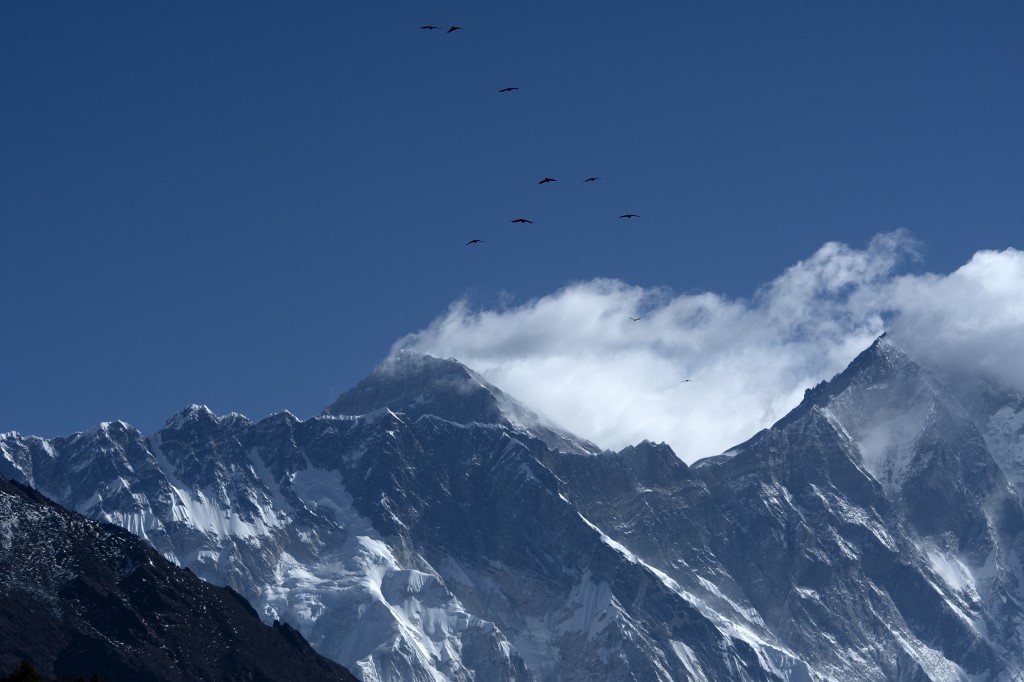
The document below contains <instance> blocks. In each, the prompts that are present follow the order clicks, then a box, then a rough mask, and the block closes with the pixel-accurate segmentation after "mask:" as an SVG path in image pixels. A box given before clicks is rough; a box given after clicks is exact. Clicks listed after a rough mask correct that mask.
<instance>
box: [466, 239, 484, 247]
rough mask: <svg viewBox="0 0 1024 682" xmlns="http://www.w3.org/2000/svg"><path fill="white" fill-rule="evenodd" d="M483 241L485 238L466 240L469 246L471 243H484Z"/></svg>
mask: <svg viewBox="0 0 1024 682" xmlns="http://www.w3.org/2000/svg"><path fill="white" fill-rule="evenodd" d="M483 243H484V240H483V239H470V240H469V241H468V242H466V246H469V245H470V244H483Z"/></svg>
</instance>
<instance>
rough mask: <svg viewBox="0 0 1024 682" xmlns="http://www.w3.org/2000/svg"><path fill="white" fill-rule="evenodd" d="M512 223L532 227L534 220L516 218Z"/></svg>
mask: <svg viewBox="0 0 1024 682" xmlns="http://www.w3.org/2000/svg"><path fill="white" fill-rule="evenodd" d="M512 222H514V223H530V224H531V225H533V221H532V220H527V219H526V218H516V219H515V220H513V221H512Z"/></svg>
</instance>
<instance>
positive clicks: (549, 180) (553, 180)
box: [537, 178, 558, 185]
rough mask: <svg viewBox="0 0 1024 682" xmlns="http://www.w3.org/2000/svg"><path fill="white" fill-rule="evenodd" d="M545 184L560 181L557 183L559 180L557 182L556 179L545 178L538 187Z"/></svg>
mask: <svg viewBox="0 0 1024 682" xmlns="http://www.w3.org/2000/svg"><path fill="white" fill-rule="evenodd" d="M545 182H558V181H557V180H555V179H554V178H544V179H543V180H541V181H540V182H538V183H537V184H538V185H543V184H544V183H545Z"/></svg>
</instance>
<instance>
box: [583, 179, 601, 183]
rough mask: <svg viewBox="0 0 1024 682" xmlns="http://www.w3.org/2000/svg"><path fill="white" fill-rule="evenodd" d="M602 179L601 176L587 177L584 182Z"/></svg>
mask: <svg viewBox="0 0 1024 682" xmlns="http://www.w3.org/2000/svg"><path fill="white" fill-rule="evenodd" d="M600 179H601V178H587V179H586V180H584V181H583V182H594V181H595V180H600Z"/></svg>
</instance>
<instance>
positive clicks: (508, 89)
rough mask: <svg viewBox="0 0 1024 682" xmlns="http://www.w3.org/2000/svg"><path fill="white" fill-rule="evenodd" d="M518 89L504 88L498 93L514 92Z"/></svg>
mask: <svg viewBox="0 0 1024 682" xmlns="http://www.w3.org/2000/svg"><path fill="white" fill-rule="evenodd" d="M518 89H519V88H502V89H501V90H498V92H512V91H513V90H518Z"/></svg>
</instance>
